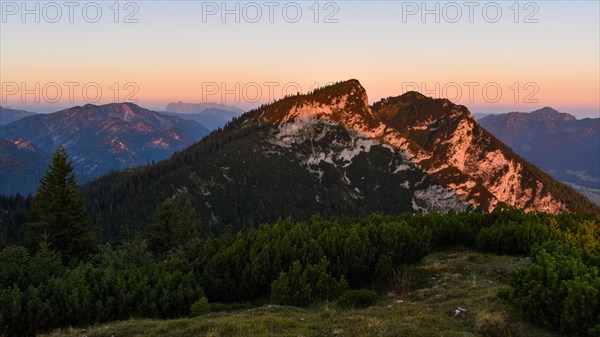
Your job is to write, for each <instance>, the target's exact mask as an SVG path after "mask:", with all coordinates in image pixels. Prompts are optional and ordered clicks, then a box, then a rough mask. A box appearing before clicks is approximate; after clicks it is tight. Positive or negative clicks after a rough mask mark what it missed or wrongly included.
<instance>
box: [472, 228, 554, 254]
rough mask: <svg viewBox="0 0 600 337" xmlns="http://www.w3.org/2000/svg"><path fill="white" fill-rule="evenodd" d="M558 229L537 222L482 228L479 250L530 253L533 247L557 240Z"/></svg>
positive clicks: (478, 239)
mask: <svg viewBox="0 0 600 337" xmlns="http://www.w3.org/2000/svg"><path fill="white" fill-rule="evenodd" d="M559 236H560V233H559V231H558V230H557V229H554V228H552V227H550V226H547V225H545V224H541V223H537V222H510V223H507V224H494V225H492V226H491V227H487V228H482V229H481V230H480V231H479V234H478V235H477V238H476V239H475V246H476V248H477V249H478V250H481V251H486V252H492V253H497V254H529V252H530V251H531V248H533V247H534V246H536V245H540V244H542V243H544V242H548V241H551V240H556V239H558V238H559Z"/></svg>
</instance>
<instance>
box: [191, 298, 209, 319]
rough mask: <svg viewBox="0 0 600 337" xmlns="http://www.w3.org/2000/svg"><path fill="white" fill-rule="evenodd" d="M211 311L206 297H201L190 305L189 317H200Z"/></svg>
mask: <svg viewBox="0 0 600 337" xmlns="http://www.w3.org/2000/svg"><path fill="white" fill-rule="evenodd" d="M210 311H211V306H210V303H208V299H207V298H206V297H202V298H201V299H199V300H197V301H196V302H194V303H193V304H192V307H191V308H190V315H191V316H192V317H196V316H200V315H202V314H205V313H207V312H210Z"/></svg>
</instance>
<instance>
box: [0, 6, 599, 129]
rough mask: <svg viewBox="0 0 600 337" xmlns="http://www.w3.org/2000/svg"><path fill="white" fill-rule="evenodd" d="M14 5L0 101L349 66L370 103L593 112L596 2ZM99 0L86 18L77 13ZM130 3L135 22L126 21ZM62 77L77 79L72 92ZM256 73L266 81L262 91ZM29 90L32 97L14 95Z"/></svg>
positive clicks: (200, 94)
mask: <svg viewBox="0 0 600 337" xmlns="http://www.w3.org/2000/svg"><path fill="white" fill-rule="evenodd" d="M20 3H21V1H18V2H10V1H2V7H1V8H2V13H0V14H1V16H2V18H1V20H2V21H0V22H1V23H0V25H1V26H0V27H1V29H0V46H1V49H0V82H2V87H1V88H0V90H2V93H1V94H2V95H1V96H2V99H3V100H2V102H0V104H2V105H3V106H6V105H9V106H13V107H21V108H27V109H30V110H34V111H54V110H58V109H60V108H64V107H67V106H70V105H75V104H85V103H90V102H91V103H96V104H101V103H109V102H111V101H115V100H124V98H125V97H127V96H128V95H129V96H130V97H128V98H130V99H135V100H136V101H137V102H138V103H139V104H140V105H143V106H147V107H150V108H153V109H158V110H160V109H162V108H164V106H166V104H167V103H169V102H171V101H179V100H181V101H188V102H200V101H202V100H207V101H208V100H210V101H223V102H224V103H227V104H235V105H239V106H241V107H244V108H251V107H253V106H255V105H258V104H261V103H266V102H268V101H271V100H272V99H275V98H277V97H280V96H281V95H282V94H283V93H284V92H283V90H282V89H283V88H284V87H285V86H286V84H290V83H291V84H293V86H292V88H295V87H296V86H298V87H299V88H301V91H307V90H309V89H311V88H312V87H313V86H316V85H324V84H326V83H328V82H332V81H340V80H345V79H349V78H356V79H358V80H360V81H361V83H362V84H363V86H365V88H366V89H367V92H368V93H369V98H370V100H371V101H376V100H379V99H380V98H382V97H387V96H395V95H400V94H402V93H403V92H404V91H406V90H414V89H417V90H419V91H422V92H423V91H424V92H425V93H426V94H428V95H430V96H445V97H450V98H453V99H454V101H455V102H457V103H460V104H463V105H466V106H467V107H469V108H470V110H471V111H472V112H506V111H515V110H519V111H531V110H535V109H538V108H541V107H543V106H552V107H554V108H556V109H558V110H560V111H565V112H570V113H573V114H575V115H577V116H578V117H585V116H587V117H594V116H595V117H599V114H600V112H599V109H600V108H599V107H600V94H599V92H600V83H599V82H600V66H599V63H600V61H599V60H600V7H599V2H598V1H534V2H532V1H519V2H517V1H495V2H487V1H484V2H460V1H459V2H448V1H446V2H441V1H440V2H436V1H428V2H423V1H414V2H411V1H320V2H316V1H296V2H289V1H275V2H268V1H267V2H260V1H259V2H252V4H250V5H249V3H250V2H234V1H229V2H226V3H224V2H222V1H218V2H201V1H121V2H118V3H117V4H116V5H115V1H96V2H76V3H77V6H76V7H75V9H74V15H73V21H74V22H72V23H71V22H69V19H68V15H67V13H68V12H67V11H68V7H65V6H64V5H62V4H63V3H62V2H58V4H59V7H61V10H62V14H63V15H62V16H61V17H60V19H59V20H56V21H57V22H55V23H54V22H49V21H52V20H55V15H54V14H55V11H54V8H52V7H46V12H44V10H43V9H44V7H43V6H44V5H46V3H45V2H37V3H38V4H39V6H40V11H39V12H40V20H39V21H40V22H35V15H34V14H28V15H26V16H25V20H22V17H21V14H22V8H17V9H16V10H17V12H15V8H14V6H13V4H17V5H19V6H20ZM315 3H316V5H315ZM35 4H36V2H31V1H30V2H28V5H29V6H30V7H29V8H30V9H32V8H33V9H35ZM223 4H224V5H223ZM469 4H472V5H469ZM223 6H225V7H227V8H229V9H235V8H236V6H237V8H238V9H239V10H238V11H234V12H236V13H238V14H239V22H235V21H236V20H235V14H228V15H226V16H225V20H224V21H223V20H222V17H221V13H222V12H223V10H224V9H225V8H224V7H223ZM270 6H272V8H273V9H274V11H273V15H272V18H273V22H270V20H269V15H268V11H269V9H270V8H271V7H270ZM423 6H425V7H423ZM436 6H437V7H436ZM83 7H86V8H87V9H88V13H87V17H85V16H84V14H83V12H82V8H83ZM97 7H99V8H100V9H101V10H102V15H101V16H99V17H98V18H97V19H98V20H97V22H95V23H90V22H86V19H96V18H95V17H94V15H95V14H94V10H95V8H97ZM257 7H258V8H260V9H261V11H262V14H263V15H262V16H261V17H260V19H255V18H256V15H255V14H256V11H255V9H256V8H257ZM117 8H118V15H117V11H116V10H117ZM283 8H286V9H287V14H286V13H284V11H283ZM297 8H300V10H301V11H302V15H301V16H299V17H297V16H296V14H295V13H296V9H297ZM317 8H318V11H319V12H318V14H319V15H318V17H315V14H316V11H317ZM436 8H437V10H436ZM457 8H458V9H459V10H460V11H462V16H460V17H458V16H457ZM471 8H473V12H472V13H473V15H472V16H471V17H470V18H469V10H470V9H471ZM484 8H486V10H487V12H484V10H483V9H484ZM498 8H499V9H500V10H501V12H502V13H501V15H497V9H498ZM424 9H429V10H430V14H427V15H426V16H425V18H424V20H423V17H422V13H423V10H424ZM431 10H433V11H431ZM134 13H135V14H134ZM432 13H437V14H438V15H439V22H436V14H432ZM129 14H131V17H129V19H130V20H133V21H135V20H137V22H133V23H126V22H124V21H126V19H127V15H129ZM327 15H330V16H329V21H332V22H325V21H326V18H327ZM115 19H116V20H117V21H118V22H117V23H115V22H114V21H115ZM315 19H317V21H318V22H316V23H315ZM470 19H472V20H470ZM294 20H297V22H293V21H294ZM23 21H24V22H23ZM88 21H93V20H88ZM253 21H257V22H253ZM335 21H337V22H335ZM471 21H473V22H471ZM515 21H517V22H515ZM527 21H529V22H527ZM66 82H67V83H78V86H77V87H75V92H74V94H73V97H72V98H73V99H72V101H69V99H68V98H67V96H68V90H69V87H67V86H65V85H64V83H66ZM23 83H24V84H23ZM52 83H56V84H57V86H54V85H53V84H52ZM90 83H94V85H93V86H92V89H90V90H92V91H93V90H95V89H97V87H98V88H100V90H101V92H102V95H100V98H99V99H98V101H97V102H94V99H95V97H89V96H86V95H85V94H84V93H83V92H82V88H83V87H84V86H86V84H90ZM115 83H116V86H115ZM132 83H133V85H132ZM265 83H267V84H265ZM268 83H275V84H277V85H276V89H275V90H274V91H273V94H274V95H273V96H274V97H271V96H272V95H269V94H268V92H269V90H270V87H269V84H268ZM14 84H17V87H15V86H14ZM214 84H217V91H216V92H214V90H213V91H211V92H214V94H212V95H207V92H208V91H207V87H210V88H214ZM36 85H39V89H36ZM23 86H24V87H23ZM88 87H89V85H88ZM288 87H289V86H288ZM44 88H47V91H46V92H44ZM117 88H118V90H117ZM244 88H246V89H248V90H247V91H245V90H244ZM484 88H485V90H484ZM28 89H29V90H33V91H36V90H37V91H38V93H39V95H38V96H39V97H36V96H35V95H34V94H29V95H25V97H23V96H22V95H21V94H22V92H23V91H24V90H28ZM59 90H60V92H61V94H62V95H61V97H60V99H59V100H58V101H56V102H52V101H53V100H54V98H55V97H56V95H55V94H54V92H55V91H59ZM228 90H229V91H228ZM471 90H472V91H471ZM259 91H260V93H259ZM498 91H500V93H499V92H498ZM226 92H230V94H226V95H223V93H226ZM233 92H235V93H233ZM115 93H118V95H115ZM459 93H460V95H459ZM470 94H471V95H470ZM91 96H93V95H91ZM459 96H460V97H459ZM36 98H40V99H39V101H40V102H36ZM255 98H257V99H255Z"/></svg>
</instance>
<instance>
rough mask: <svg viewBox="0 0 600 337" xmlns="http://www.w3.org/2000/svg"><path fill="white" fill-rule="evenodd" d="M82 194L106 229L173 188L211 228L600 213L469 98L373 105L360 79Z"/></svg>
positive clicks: (148, 208)
mask: <svg viewBox="0 0 600 337" xmlns="http://www.w3.org/2000/svg"><path fill="white" fill-rule="evenodd" d="M82 193H83V195H84V198H85V200H86V202H87V205H88V207H89V210H90V212H91V213H92V214H95V215H96V216H98V217H100V218H101V219H102V220H103V221H104V223H105V225H106V226H114V225H115V224H117V223H118V224H124V223H127V224H128V225H129V226H130V230H132V231H135V230H140V229H142V228H143V226H144V224H145V223H147V221H148V216H149V215H150V214H152V210H153V209H154V207H155V206H156V205H157V204H158V203H159V202H161V201H162V200H164V199H166V198H169V197H172V196H174V195H178V194H187V195H188V196H189V197H190V199H191V201H192V203H193V206H194V207H195V208H196V210H197V212H198V214H199V216H200V219H201V225H202V226H209V227H210V226H223V225H226V224H233V225H234V226H235V227H238V228H239V227H241V226H242V225H243V224H248V223H251V224H252V223H253V224H259V223H262V222H267V221H272V220H275V219H277V218H280V217H288V216H290V217H292V218H295V219H305V218H307V217H310V216H311V215H313V214H315V213H320V214H322V215H325V216H334V215H342V216H352V215H358V214H365V213H372V212H377V213H384V214H393V213H399V212H404V211H408V212H415V211H439V212H448V211H465V210H480V211H491V210H493V209H495V208H496V207H504V206H506V205H510V206H514V207H518V208H521V209H525V210H528V211H533V210H537V211H545V212H551V213H556V212H561V211H587V212H598V211H599V209H598V207H597V206H595V205H594V204H592V203H591V202H590V201H589V200H588V199H587V198H585V197H583V196H582V195H580V194H578V193H577V192H575V191H574V190H573V189H572V188H570V187H568V186H566V185H564V184H562V183H560V182H559V181H557V180H555V179H554V178H552V177H550V176H549V175H547V174H546V173H544V172H542V171H541V170H540V169H538V168H537V167H535V166H533V165H531V164H529V163H528V162H527V161H525V160H524V159H523V158H521V157H520V156H519V155H517V154H516V153H514V152H513V151H512V150H511V149H510V148H508V147H507V146H506V145H504V144H503V143H501V142H500V141H499V140H498V139H496V138H495V137H494V136H492V135H491V134H490V133H489V132H487V131H486V130H485V129H483V128H482V127H481V126H479V124H478V123H477V122H476V121H475V119H474V118H473V116H472V115H471V114H470V112H469V111H468V109H467V108H465V107H464V106H458V105H454V104H452V103H451V102H450V101H448V100H445V99H432V98H428V97H426V96H423V95H421V94H419V93H417V92H409V93H406V94H404V95H401V96H398V97H391V98H387V99H384V100H381V101H380V102H377V103H375V104H374V105H373V106H369V104H368V99H367V94H366V91H365V90H364V88H363V87H362V86H361V85H360V83H359V82H358V81H356V80H350V81H345V82H341V83H337V84H335V85H332V86H328V87H325V88H322V89H319V90H316V91H314V92H312V93H310V94H308V95H297V96H291V97H287V98H284V99H282V100H280V101H277V102H275V103H273V104H271V105H268V106H264V107H261V108H259V109H256V110H252V111H250V112H247V113H245V114H244V115H242V116H241V117H240V118H237V119H234V120H233V121H232V122H231V123H230V124H228V125H227V126H226V127H225V128H224V129H222V130H217V131H214V132H212V133H211V134H209V135H208V136H206V137H205V138H203V139H202V140H201V141H200V142H198V143H197V144H194V145H193V146H191V147H189V148H187V149H186V150H184V151H182V152H179V153H177V154H175V155H174V156H173V157H171V158H170V159H168V160H165V161H162V162H160V163H157V164H156V165H152V166H148V167H144V168H139V169H135V170H129V171H127V172H114V173H112V174H109V175H107V176H104V177H102V178H100V179H98V180H96V181H94V182H91V183H89V184H87V185H85V186H83V187H82ZM133 210H135V211H133ZM109 232H110V230H109Z"/></svg>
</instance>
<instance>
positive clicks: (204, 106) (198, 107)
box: [165, 101, 244, 115]
mask: <svg viewBox="0 0 600 337" xmlns="http://www.w3.org/2000/svg"><path fill="white" fill-rule="evenodd" d="M165 111H168V112H177V113H185V114H200V113H210V114H214V112H215V111H219V112H222V111H227V112H233V113H235V114H237V115H239V114H242V113H244V110H242V109H240V108H238V107H236V106H233V105H225V104H221V103H213V102H202V103H185V102H182V101H179V102H177V103H169V104H168V105H167V107H166V108H165Z"/></svg>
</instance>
